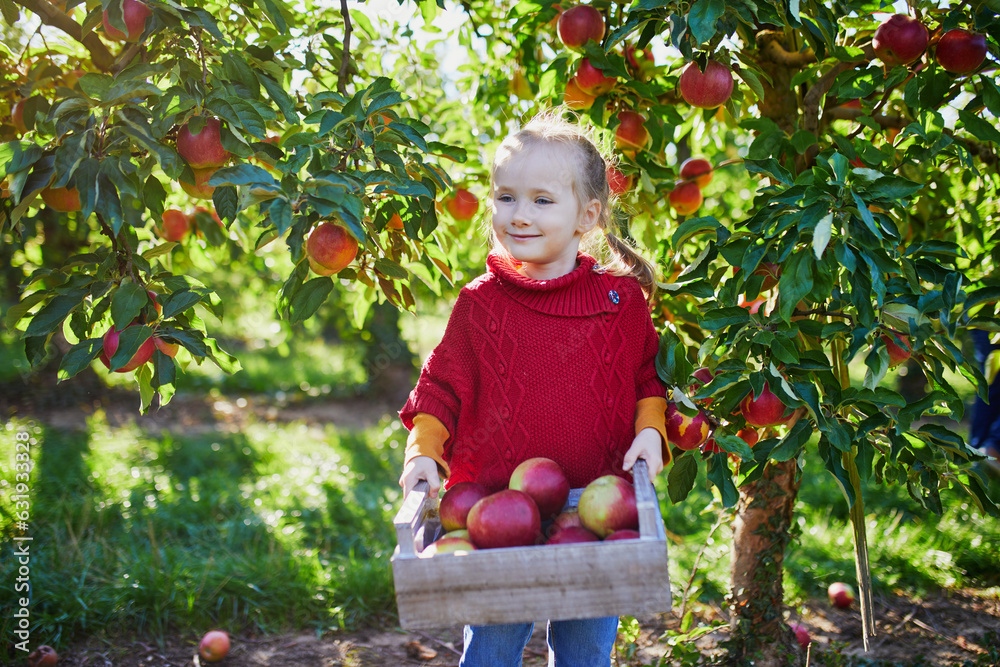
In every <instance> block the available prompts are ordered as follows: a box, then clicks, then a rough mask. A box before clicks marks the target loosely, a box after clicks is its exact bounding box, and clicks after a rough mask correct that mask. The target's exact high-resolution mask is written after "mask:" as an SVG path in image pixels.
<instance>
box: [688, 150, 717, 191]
mask: <svg viewBox="0 0 1000 667" xmlns="http://www.w3.org/2000/svg"><path fill="white" fill-rule="evenodd" d="M681 178H682V179H684V180H685V181H694V182H695V183H697V184H698V187H699V188H704V187H705V186H707V185H708V184H709V183H711V182H712V163H711V162H709V161H708V160H706V159H705V158H702V157H689V158H688V159H686V160H684V162H682V163H681Z"/></svg>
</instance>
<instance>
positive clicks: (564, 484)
mask: <svg viewBox="0 0 1000 667" xmlns="http://www.w3.org/2000/svg"><path fill="white" fill-rule="evenodd" d="M507 486H508V487H509V488H511V489H516V490H518V491H524V492H525V493H527V494H528V495H529V496H531V497H532V499H534V501H535V504H537V505H538V514H539V516H540V517H541V519H542V521H546V520H548V519H550V518H552V517H554V516H555V515H556V514H558V513H559V512H561V511H562V508H563V506H564V505H565V504H566V499H567V498H569V480H568V479H566V473H564V472H563V469H562V468H561V467H559V464H558V463H556V462H555V461H553V460H552V459H547V458H545V457H541V456H539V457H536V458H532V459H527V460H526V461H522V462H521V463H519V464H518V466H517V467H516V468H514V472H512V473H511V475H510V482H509V483H508V484H507Z"/></svg>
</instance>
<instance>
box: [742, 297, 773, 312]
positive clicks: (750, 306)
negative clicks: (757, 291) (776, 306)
mask: <svg viewBox="0 0 1000 667" xmlns="http://www.w3.org/2000/svg"><path fill="white" fill-rule="evenodd" d="M765 303H767V299H766V298H765V297H757V298H756V299H753V300H752V301H747V300H746V299H744V298H743V297H740V302H739V305H740V306H742V307H743V308H746V309H747V310H749V311H750V314H752V315H756V314H757V312H758V311H759V310H760V307H761V306H763V305H764V304H765ZM765 314H766V313H765Z"/></svg>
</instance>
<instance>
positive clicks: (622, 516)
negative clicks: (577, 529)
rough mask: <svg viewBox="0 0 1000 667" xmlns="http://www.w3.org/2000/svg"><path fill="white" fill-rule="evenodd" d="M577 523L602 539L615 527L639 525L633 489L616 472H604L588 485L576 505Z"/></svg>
mask: <svg viewBox="0 0 1000 667" xmlns="http://www.w3.org/2000/svg"><path fill="white" fill-rule="evenodd" d="M577 511H578V512H579V513H580V523H581V524H582V525H583V527H584V528H586V529H587V530H589V531H591V532H593V533H596V534H597V536H598V537H600V538H602V539H603V538H605V537H607V536H608V535H610V534H611V533H613V532H615V531H616V530H621V529H623V528H638V527H639V511H638V510H637V509H636V504H635V489H634V488H633V487H632V485H631V484H629V482H628V481H627V480H625V479H623V478H621V477H618V476H617V475H604V476H603V477H598V478H597V479H595V480H594V481H593V482H591V483H590V484H588V485H587V486H586V487H584V489H583V493H581V494H580V502H579V504H578V505H577Z"/></svg>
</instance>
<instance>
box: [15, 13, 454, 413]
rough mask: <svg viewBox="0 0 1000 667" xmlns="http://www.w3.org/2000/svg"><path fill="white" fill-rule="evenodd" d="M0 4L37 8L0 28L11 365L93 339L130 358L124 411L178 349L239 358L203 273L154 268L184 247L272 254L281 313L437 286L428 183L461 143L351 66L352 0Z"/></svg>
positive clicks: (292, 315) (243, 255)
mask: <svg viewBox="0 0 1000 667" xmlns="http://www.w3.org/2000/svg"><path fill="white" fill-rule="evenodd" d="M303 7H304V10H305V11H303ZM0 8H2V11H3V16H4V19H5V21H6V23H7V24H8V25H9V26H15V25H24V23H19V22H26V21H28V20H30V21H33V22H35V23H36V25H37V30H35V32H33V33H30V34H28V33H26V32H25V33H22V35H23V40H24V41H23V42H22V43H20V45H19V47H18V48H17V49H15V48H8V47H7V46H6V45H4V46H3V47H0V59H2V60H3V63H4V68H3V71H4V79H3V89H2V93H3V98H2V102H0V104H2V105H3V109H4V110H6V111H7V113H5V114H3V117H4V119H5V122H4V124H3V125H2V126H0V132H2V134H3V137H2V138H3V142H4V143H3V144H0V166H2V167H0V168H2V170H3V172H2V175H0V176H2V179H3V183H4V186H3V198H2V200H0V235H2V236H3V238H4V243H3V251H2V252H3V254H4V257H5V260H7V261H5V265H7V267H9V268H8V270H7V272H6V273H5V276H4V278H5V281H6V284H8V285H10V286H12V287H14V286H16V288H15V289H16V297H17V302H16V303H15V304H14V305H12V306H11V307H9V308H8V309H7V311H6V313H5V324H6V326H7V328H8V329H9V330H15V331H18V332H20V333H21V335H22V336H23V339H24V345H25V351H26V356H27V358H28V360H29V361H30V362H31V364H32V365H38V364H40V363H41V362H42V361H44V360H45V359H46V358H47V356H49V355H50V354H51V353H52V352H51V351H52V347H53V342H59V343H61V345H62V349H61V358H60V361H59V371H58V372H59V377H60V379H68V378H71V377H73V376H74V375H76V374H77V373H78V372H79V371H81V370H82V369H84V368H86V367H88V366H90V365H92V364H93V363H94V362H95V360H99V363H103V365H104V366H106V367H107V368H108V369H109V370H112V369H113V370H114V371H116V372H134V373H135V377H136V380H137V382H138V386H139V390H140V392H139V393H140V396H141V407H142V409H143V410H146V409H148V407H149V406H150V405H152V404H153V403H154V401H158V402H159V404H164V403H166V402H168V401H169V400H170V397H171V396H172V395H173V393H174V391H175V386H176V383H177V375H176V371H177V368H178V367H179V366H178V363H179V362H181V363H183V364H186V363H189V362H191V361H194V362H196V363H202V362H204V361H211V362H214V363H215V364H217V365H219V366H220V367H221V368H223V369H224V370H227V371H233V370H236V369H238V368H239V362H238V360H237V359H236V358H235V357H233V356H232V355H231V354H229V353H228V352H227V351H226V350H224V349H223V348H222V347H221V346H220V345H219V344H218V342H217V340H216V338H215V337H214V336H213V335H212V331H210V330H209V326H208V325H207V324H206V319H205V316H206V315H208V314H211V315H212V316H213V317H215V318H222V317H223V315H224V311H225V308H224V303H223V301H222V299H221V298H220V297H219V294H218V291H217V289H216V288H215V286H213V285H212V284H207V283H205V282H203V280H202V277H203V276H199V274H198V273H197V272H196V271H184V270H180V271H175V268H177V267H184V266H189V264H185V262H184V261H183V260H184V257H185V255H186V254H187V253H191V252H195V251H196V250H197V251H198V252H201V253H202V254H204V255H205V256H206V257H208V258H209V259H210V261H212V262H216V263H219V264H220V265H225V264H227V263H229V264H231V265H233V266H237V265H239V264H241V263H243V264H251V263H252V262H255V261H257V260H258V259H259V258H260V257H267V258H273V259H275V260H276V261H277V262H278V263H279V265H282V263H284V265H287V266H288V267H289V268H288V270H287V272H286V274H285V275H283V276H281V280H282V283H280V284H277V285H275V289H274V293H275V298H276V301H277V307H278V310H279V311H280V313H281V314H282V315H283V317H284V318H285V319H286V321H288V322H289V323H291V324H295V323H298V322H302V321H305V320H306V319H308V318H310V317H311V316H313V315H314V314H315V313H316V311H317V310H318V309H319V308H320V307H321V306H322V305H323V304H324V303H326V302H333V303H336V304H337V305H338V307H340V308H341V309H343V310H344V311H345V312H346V313H347V314H348V316H349V317H350V321H351V322H352V323H353V326H356V327H361V326H363V324H364V322H365V321H366V317H367V315H368V313H369V311H370V309H371V307H372V306H373V305H374V304H377V303H391V304H393V305H394V306H396V307H397V308H400V309H404V308H409V309H412V308H413V307H414V296H413V289H415V285H416V284H417V283H420V284H421V285H422V288H423V289H428V290H429V291H431V292H432V293H433V292H438V293H439V292H440V291H441V289H446V288H448V287H449V286H450V284H451V283H450V276H451V271H452V264H453V263H454V262H455V261H456V253H455V252H454V251H452V250H450V247H451V246H450V245H449V244H450V242H449V241H448V239H447V238H445V237H446V236H447V235H448V233H449V232H448V231H447V230H445V229H438V219H439V212H438V209H437V207H436V204H437V205H440V203H441V201H442V200H443V199H445V198H446V196H448V195H449V193H450V192H451V191H452V190H453V189H454V188H453V183H452V181H451V178H450V177H449V173H448V169H449V168H450V166H451V165H455V164H461V163H462V162H463V161H464V160H465V151H464V149H463V148H461V147H458V146H455V145H449V144H446V143H444V142H443V141H441V140H440V134H439V132H438V131H437V128H436V127H434V125H436V122H437V121H434V120H431V121H430V122H427V121H428V120H429V119H428V117H422V116H421V115H419V113H418V112H419V110H414V109H413V108H410V107H409V106H408V102H407V99H408V95H407V94H406V93H404V91H403V90H402V89H401V88H400V87H399V86H398V85H396V84H395V83H394V82H393V81H392V80H391V79H390V78H388V77H386V76H380V75H379V74H378V73H377V72H376V73H372V72H371V71H369V70H366V69H363V68H361V67H359V63H362V62H364V61H365V60H366V59H367V58H371V57H375V56H373V55H372V54H373V53H374V52H376V49H377V47H376V46H375V43H376V40H377V38H378V37H379V36H378V34H377V32H376V30H375V29H374V28H373V25H372V20H371V19H369V18H368V17H367V16H365V13H364V12H363V11H360V10H358V9H349V8H348V7H347V5H346V3H341V5H340V6H329V5H328V4H324V3H315V2H307V3H305V5H302V6H301V7H300V6H299V5H295V4H293V3H289V2H281V1H278V0H267V1H265V2H260V3H257V4H256V5H254V4H253V3H246V4H239V3H238V4H232V3H222V2H198V3H193V4H191V5H190V6H187V5H184V4H181V3H175V2H155V1H150V2H137V1H136V0H106V1H104V2H86V3H82V2H74V1H73V0H69V2H59V3H54V4H53V3H49V2H47V1H46V0H25V1H24V2H5V3H3V4H2V5H0ZM29 25H30V24H29ZM10 32H11V33H14V31H13V30H11V31H10ZM181 209H187V210H181ZM329 230H332V231H333V232H334V234H332V235H330V234H325V232H327V231H329ZM313 235H315V237H314V236H313ZM310 239H311V240H310ZM176 355H179V356H176Z"/></svg>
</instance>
